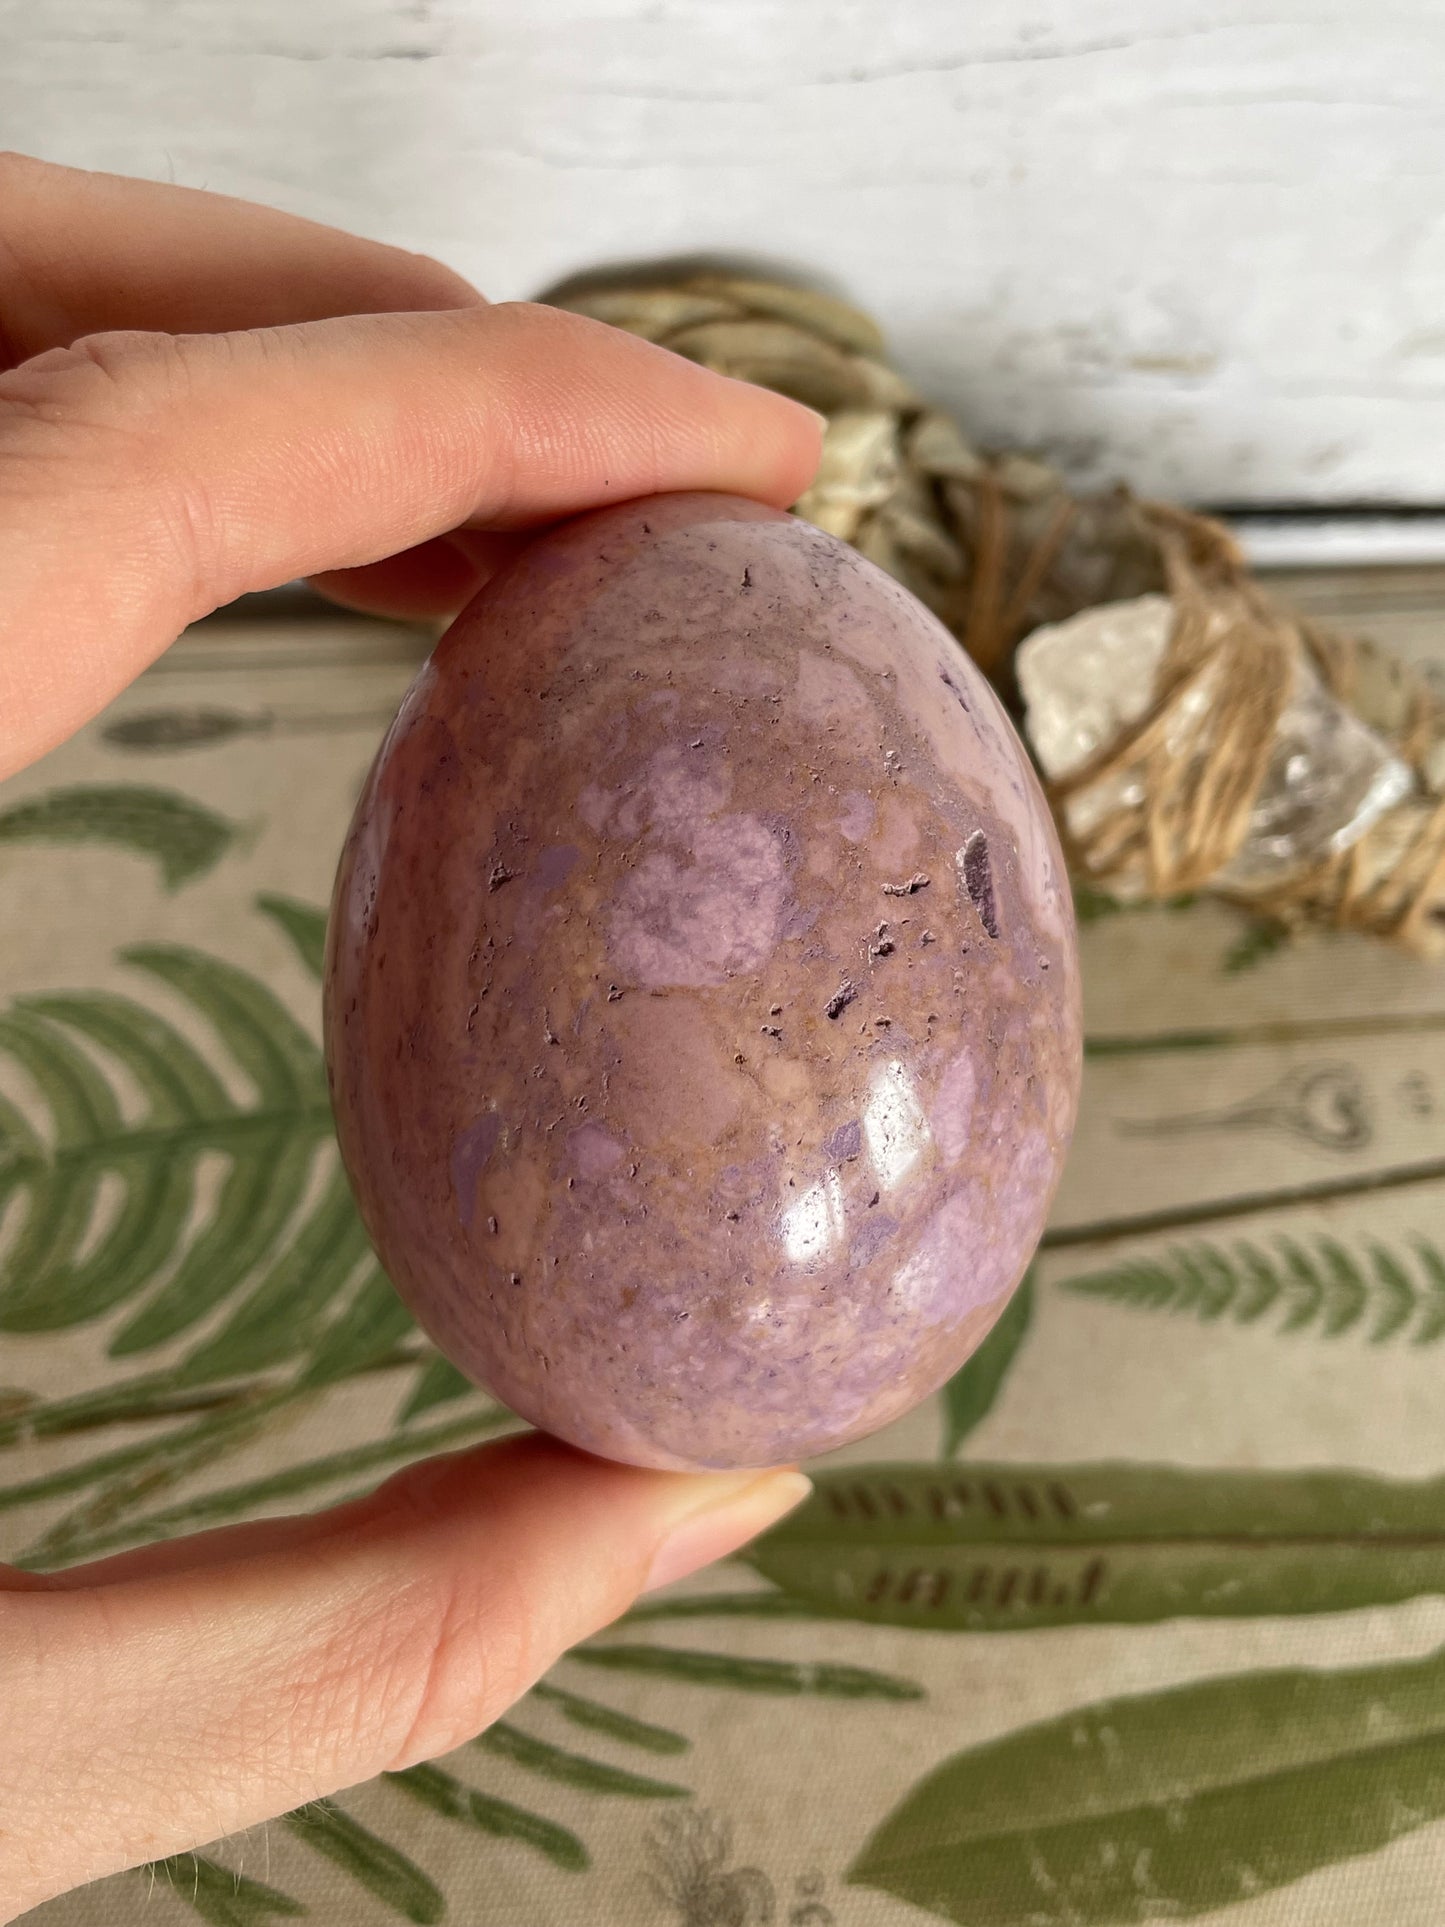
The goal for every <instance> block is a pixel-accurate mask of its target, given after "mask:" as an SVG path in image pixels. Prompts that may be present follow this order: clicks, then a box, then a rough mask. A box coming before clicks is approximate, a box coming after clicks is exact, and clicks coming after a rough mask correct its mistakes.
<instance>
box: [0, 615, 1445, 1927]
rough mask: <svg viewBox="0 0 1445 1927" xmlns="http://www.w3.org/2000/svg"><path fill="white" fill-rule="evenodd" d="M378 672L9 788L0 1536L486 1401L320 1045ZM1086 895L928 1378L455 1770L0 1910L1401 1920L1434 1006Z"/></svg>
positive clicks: (215, 672) (222, 688)
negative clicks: (324, 951)
mask: <svg viewBox="0 0 1445 1927" xmlns="http://www.w3.org/2000/svg"><path fill="white" fill-rule="evenodd" d="M422 646H423V642H422V639H420V638H418V637H417V636H416V635H414V634H412V633H410V632H408V631H405V630H402V629H397V628H392V627H388V626H386V625H382V624H374V623H365V622H361V621H352V620H349V619H346V618H324V619H318V618H311V619H306V620H300V619H298V620H296V621H287V622H277V621H266V622H261V621H255V622H251V621H244V620H237V619H230V620H227V621H218V622H214V623H211V624H208V625H204V626H203V627H202V628H201V629H199V630H197V631H196V632H194V633H193V634H192V635H191V636H190V637H188V638H187V639H186V640H185V641H184V642H183V643H182V644H181V645H180V646H179V647H178V648H177V649H176V650H175V651H174V652H173V653H172V654H171V655H170V656H169V657H168V658H167V659H166V660H165V661H164V662H163V663H162V664H160V665H158V667H157V668H156V669H155V670H154V671H152V672H151V673H150V674H148V675H147V676H146V677H145V678H143V679H142V681H141V682H140V683H139V684H137V685H136V686H135V687H134V688H133V689H132V690H130V691H129V692H128V693H127V694H126V696H125V697H124V698H122V699H121V701H119V702H118V703H117V704H116V705H115V706H114V707H113V709H112V710H111V711H109V712H108V713H107V714H106V715H105V716H104V717H102V718H101V719H100V720H99V721H98V722H97V723H96V724H94V725H93V726H92V727H91V728H90V729H88V730H87V731H86V732H85V733H84V735H83V736H82V737H81V738H80V739H79V740H78V741H77V742H75V743H73V744H71V745H70V746H68V747H67V748H66V749H64V750H62V751H60V752H58V753H57V754H56V755H54V756H52V757H51V758H49V759H48V760H47V761H46V762H45V763H44V764H43V765H42V766H41V767H39V768H38V769H35V770H32V771H30V772H28V773H27V774H26V775H25V776H24V777H23V778H20V779H17V780H16V781H14V782H13V783H11V784H9V785H7V786H6V788H5V790H4V792H3V793H0V902H3V904H4V906H5V914H4V916H3V919H0V1535H3V1537H0V1554H3V1556H5V1557H7V1558H12V1559H16V1560H20V1561H22V1562H33V1563H35V1564H38V1565H45V1564H50V1563H56V1564H58V1563H65V1562H70V1561H72V1560H76V1559H81V1558H85V1557H88V1556H90V1555H92V1554H98V1553H100V1552H102V1551H106V1550H110V1549H113V1548H118V1547H121V1546H125V1545H133V1544H137V1543H140V1542H142V1541H145V1540H148V1539H153V1538H156V1537H160V1536H165V1535H168V1534H172V1533H177V1532H182V1531H187V1530H192V1529H195V1528H197V1527H200V1526H203V1525H207V1524H212V1523H217V1522H221V1521H225V1520H231V1519H238V1518H243V1517H250V1516H259V1515H262V1514H265V1513H270V1512H282V1511H289V1510H295V1509H297V1508H303V1507H309V1506H314V1505H320V1504H323V1503H326V1502H329V1501H331V1500H334V1499H338V1498H341V1497H344V1496H346V1495H348V1494H351V1493H354V1492H356V1491H359V1490H363V1489H365V1488H366V1487H367V1485H368V1484H370V1483H372V1482H374V1481H375V1480H377V1479H379V1478H380V1477H383V1476H384V1475H385V1474H386V1472H387V1471H388V1470H390V1469H391V1468H392V1467H394V1466H396V1465H397V1464H400V1463H403V1462H405V1461H406V1460H408V1459H410V1458H413V1457H416V1456H419V1455H422V1454H424V1453H426V1452H428V1451H435V1450H440V1449H445V1448H448V1447H451V1446H455V1445H458V1444H460V1443H463V1442H467V1441H470V1440H474V1439H479V1438H482V1437H485V1436H487V1435H488V1434H490V1433H493V1432H495V1431H497V1430H499V1429H501V1428H503V1427H505V1426H506V1425H507V1424H508V1423H510V1421H509V1419H508V1418H507V1415H506V1414H505V1413H503V1412H501V1411H500V1410H499V1409H498V1408H497V1407H496V1406H495V1405H494V1404H493V1403H492V1402H491V1401H490V1400H489V1399H488V1398H487V1397H486V1396H485V1395H484V1394H482V1393H480V1392H477V1391H475V1390H473V1389H471V1388H469V1387H468V1386H466V1385H465V1384H464V1383H463V1382H462V1381H461V1380H459V1379H458V1377H457V1375H456V1374H455V1373H454V1372H453V1371H452V1370H451V1368H450V1367H449V1366H447V1365H446V1364H445V1363H444V1362H443V1361H441V1360H439V1359H438V1358H437V1357H436V1355H435V1354H434V1353H433V1352H432V1350H431V1349H430V1348H429V1347H428V1346H427V1344H426V1343H425V1342H424V1341H423V1340H422V1338H421V1336H420V1334H419V1333H418V1332H417V1331H416V1330H415V1329H414V1328H413V1326H412V1325H411V1323H410V1321H409V1320H408V1318H407V1317H406V1315H405V1314H404V1313H403V1312H402V1310H401V1308H400V1306H399V1305H398V1303H397V1302H396V1300H395V1298H394V1297H393V1295H392V1293H391V1291H390V1288H389V1286H388V1285H387V1283H386V1281H385V1279H384V1278H383V1277H382V1276H381V1274H380V1273H379V1271H378V1269H377V1267H376V1265H375V1263H374V1261H373V1260H372V1259H371V1257H370V1254H369V1252H368V1250H367V1247H366V1243H365V1240H364V1238H363V1236H362V1234H361V1231H360V1228H359V1225H358V1224H357V1222H356V1219H355V1216H354V1213H353V1211H352V1207H351V1203H350V1199H349V1194H348V1192H347V1189H346V1186H345V1182H344V1179H343V1178H342V1175H341V1173H340V1171H339V1170H338V1167H337V1164H336V1159H335V1152H334V1147H333V1145H332V1141H331V1134H330V1122H329V1113H328V1110H327V1103H326V1091H325V1081H324V1076H323V1070H322V1064H321V1059H320V1054H319V1050H318V1046H317V1035H318V1007H319V970H320V955H321V934H322V929H323V923H324V906H325V903H326V899H327V894H328V890H329V887H330V880H331V872H332V868H333V865H334V862H335V858H336V852H337V849H338V846H339V843H340V839H341V835H342V831H343V828H344V825H345V822H346V819H347V816H348V814H349V811H350V808H351V803H352V800H353V798H354V796H355V794H356V791H357V788H358V786H359V783H360V781H361V778H362V775H363V773H364V770H365V767H366V764H367V762H368V760H369V757H370V754H371V751H372V748H373V746H374V744H375V742H376V740H377V737H378V735H379V732H380V730H381V728H382V727H383V725H384V723H385V720H386V718H387V717H388V715H389V713H390V711H391V709H392V707H393V706H394V704H395V701H396V699H397V698H398V696H399V694H400V692H401V690H402V688H403V687H404V685H405V682H406V680H407V678H408V676H409V675H410V673H411V672H412V669H413V668H414V666H415V663H416V660H417V659H418V655H419V652H420V650H421V648H422ZM1084 908H1085V911H1086V913H1087V921H1086V924H1085V930H1084V968H1085V981H1086V986H1087V990H1086V1002H1087V1019H1088V1022H1087V1028H1088V1036H1089V1046H1088V1048H1089V1058H1088V1070H1087V1077H1086V1089H1085V1101H1084V1111H1083V1119H1082V1125H1081V1129H1080V1134H1079V1139H1078V1144H1077V1149H1076V1152H1075V1155H1074V1158H1073V1160H1072V1162H1071V1165H1070V1168H1069V1171H1068V1174H1067V1177H1066V1180H1065V1183H1064V1187H1063V1190H1062V1192H1061V1194H1060V1197H1059V1200H1058V1204H1057V1208H1056V1211H1055V1214H1054V1220H1053V1224H1052V1227H1051V1230H1050V1233H1049V1237H1048V1240H1047V1242H1046V1245H1045V1248H1044V1250H1043V1252H1042V1253H1041V1255H1040V1258H1039V1260H1038V1263H1037V1265H1036V1266H1035V1269H1034V1272H1033V1275H1032V1278H1031V1280H1030V1283H1029V1285H1028V1287H1027V1288H1026V1290H1025V1292H1024V1293H1022V1294H1021V1295H1020V1297H1019V1298H1018V1299H1017V1300H1016V1302H1015V1304H1014V1306H1013V1307H1012V1308H1011V1310H1010V1312H1009V1313H1008V1315H1007V1316H1006V1318H1005V1320H1004V1321H1003V1323H1002V1324H1001V1325H1000V1326H999V1327H998V1329H997V1331H996V1332H995V1334H994V1336H993V1337H992V1339H991V1340H990V1342H989V1344H988V1345H987V1346H986V1348H985V1350H984V1351H983V1352H982V1353H981V1354H980V1355H979V1356H978V1357H977V1358H976V1359H975V1360H974V1361H973V1363H972V1364H971V1365H970V1366H969V1367H968V1368H966V1369H965V1371H964V1372H963V1373H962V1374H961V1375H960V1377H959V1378H958V1379H956V1380H955V1381H954V1383H953V1384H952V1385H951V1386H950V1387H949V1388H948V1389H947V1390H946V1391H945V1392H944V1393H943V1394H941V1395H940V1396H939V1397H938V1398H937V1399H936V1400H935V1401H933V1402H932V1403H931V1404H930V1405H929V1406H928V1407H926V1408H925V1409H923V1410H921V1411H919V1412H917V1413H916V1414H914V1415H913V1416H912V1417H910V1418H909V1419H907V1420H905V1421H904V1422H903V1423H901V1424H900V1425H898V1426H896V1427H895V1428H893V1429H892V1430H891V1431H890V1432H888V1433H886V1434H885V1435H883V1436H882V1437H879V1438H876V1439H873V1440H870V1441H867V1442H866V1443H865V1444H864V1445H862V1446H859V1447H856V1448H852V1449H850V1450H849V1451H848V1452H846V1453H843V1454H839V1455H838V1456H837V1457H836V1458H835V1459H834V1460H831V1461H828V1462H825V1463H823V1464H821V1465H820V1466H818V1467H816V1468H813V1469H814V1471H815V1473H816V1476H817V1481H818V1490H817V1494H816V1496H815V1497H814V1498H813V1499H812V1500H811V1501H809V1503H808V1504H807V1506H806V1507H805V1508H804V1509H803V1510H802V1511H801V1512H799V1513H797V1514H796V1515H794V1516H793V1517H792V1518H790V1519H789V1520H787V1521H786V1522H785V1523H784V1524H783V1525H782V1526H781V1527H780V1528H778V1529H777V1530H776V1531H774V1532H773V1533H772V1534H771V1535H769V1536H768V1537H767V1538H766V1539H765V1540H764V1541H763V1542H762V1543H761V1544H759V1545H758V1546H757V1547H756V1548H755V1549H753V1550H752V1551H751V1552H750V1553H749V1554H748V1555H747V1556H746V1557H745V1558H742V1559H740V1560H737V1561H734V1562H732V1563H730V1564H729V1565H727V1566H725V1567H723V1568H722V1569H720V1570H717V1571H715V1572H713V1573H711V1574H709V1575H706V1576H705V1577H704V1578H702V1579H699V1580H694V1581H691V1582H688V1583H687V1584H685V1585H684V1586H682V1587H679V1588H675V1589H674V1590H673V1591H672V1593H670V1594H665V1595H662V1596H660V1597H658V1598H656V1599H653V1600H650V1601H648V1602H647V1603H646V1604H645V1605H644V1606H642V1607H641V1608H639V1610H637V1611H636V1612H634V1613H633V1614H632V1615H631V1616H630V1618H629V1619H628V1620H627V1621H626V1622H625V1623H623V1624H622V1625H620V1626H618V1627H616V1628H613V1629H611V1630H610V1631H608V1632H607V1633H605V1634H603V1635H601V1636H599V1637H598V1638H596V1639H595V1640H592V1641H591V1642H589V1643H588V1644H587V1645H586V1646H585V1647H583V1648H582V1649H580V1650H578V1651H577V1652H575V1653H574V1654H572V1655H571V1656H569V1657H568V1658H567V1659H566V1660H565V1661H564V1662H563V1663H562V1664H561V1665H559V1666H558V1667H557V1669H556V1670H555V1672H554V1674H553V1675H552V1676H551V1677H550V1678H549V1679H548V1680H547V1681H546V1682H545V1683H544V1684H543V1685H541V1686H539V1687H538V1688H537V1689H536V1691H535V1692H534V1693H532V1694H531V1695H530V1696H529V1697H528V1699H527V1700H526V1701H525V1702H524V1703H523V1704H522V1705H520V1706H519V1707H517V1708H516V1709H515V1710H514V1712H513V1713H512V1714H511V1715H510V1716H509V1717H508V1718H507V1719H506V1720H505V1721H503V1722H502V1723H500V1724H499V1725H498V1726H496V1727H494V1728H493V1729H492V1730H491V1731H490V1732H489V1733H487V1734H485V1735H483V1736H482V1738H481V1739H480V1740H478V1741H477V1742H476V1743H475V1744H474V1745H471V1746H468V1747H465V1748H463V1749H462V1750H461V1751H459V1752H458V1753H457V1754H455V1755H453V1756H452V1757H450V1758H448V1759H446V1760H443V1761H439V1762H436V1763H434V1764H432V1765H428V1766H424V1767H419V1768H416V1769H413V1770H411V1771H410V1772H407V1773H404V1774H399V1775H395V1776H390V1777H388V1778H385V1779H383V1780H380V1781H377V1782H374V1783H372V1784H370V1785H368V1786H364V1787H359V1788H356V1789H354V1790H352V1791H351V1792H348V1793H347V1794H345V1795H343V1796H342V1797H341V1798H340V1799H338V1800H336V1801H335V1802H332V1803H327V1804H324V1805H321V1806H317V1807H314V1808H311V1809H307V1810H305V1811H303V1812H301V1813H298V1814H294V1815H290V1816H288V1817H287V1818H285V1819H283V1820H280V1821H277V1822H275V1823H273V1824H272V1825H271V1826H269V1827H267V1828H264V1829H257V1830H255V1831H254V1832H253V1833H251V1834H250V1835H248V1836H246V1837H244V1838H239V1839H234V1840H228V1841H223V1842H219V1843H216V1844H215V1845H214V1846H213V1847H211V1848H209V1849H207V1850H206V1851H205V1852H204V1853H203V1854H202V1855H200V1856H198V1857H192V1856H185V1857H182V1858H181V1859H178V1860H176V1861H174V1862H170V1863H167V1864H166V1865H164V1866H160V1867H157V1868H154V1869H147V1870H145V1871H143V1872H141V1873H133V1874H127V1875H124V1876H121V1877H118V1878H117V1879H114V1880H111V1881H107V1882H104V1883H102V1884H101V1885H99V1886H97V1887H94V1888H92V1889H89V1890H87V1891H86V1892H83V1893H80V1894H76V1895H71V1896H67V1897H66V1898H64V1899H61V1900H59V1901H56V1902H53V1903H52V1904H51V1905H50V1906H48V1907H46V1908H43V1909H41V1910H40V1912H39V1913H38V1914H37V1915H36V1916H35V1918H36V1919H37V1920H43V1921H44V1922H45V1923H46V1927H100V1924H101V1923H104V1927H134V1924H135V1923H139V1922H141V1921H145V1922H146V1923H169V1922H172V1921H174V1922H177V1923H180V1922H183V1921H186V1920H195V1919H197V1918H200V1919H203V1920H206V1921H210V1922H215V1923H223V1924H225V1927H269V1923H271V1922H273V1921H282V1920H286V1919H289V1918H292V1917H299V1916H303V1915H304V1916H305V1917H307V1918H309V1919H312V1920H315V1921H319V1922H325V1923H337V1924H338V1927H339V1924H340V1923H346V1924H347V1927H351V1924H352V1923H355V1924H356V1927H367V1924H368V1923H377V1924H381V1923H388V1924H390V1923H395V1922H397V1921H403V1920H410V1921H442V1920H445V1921H449V1922H452V1923H455V1927H531V1924H532V1923H538V1924H539V1927H583V1923H585V1924H586V1927H651V1924H652V1923H656V1924H657V1927H763V1923H770V1922H778V1923H783V1922H787V1923H789V1924H790V1927H881V1924H882V1923H889V1927H892V1924H894V1923H897V1924H898V1927H902V1924H903V1923H917V1924H918V1927H924V1923H926V1922H928V1921H930V1920H932V1921H937V1920H939V1919H943V1920H951V1921H957V1922H961V1923H969V1927H1085V1924H1089V1927H1093V1924H1097V1927H1112V1924H1113V1923H1126V1922H1140V1921H1148V1920H1155V1919H1158V1920H1173V1919H1181V1918H1202V1919H1205V1920H1209V1921H1215V1920H1218V1921H1220V1922H1229V1923H1233V1924H1235V1927H1277V1924H1282V1923H1301V1922H1309V1923H1311V1927H1360V1923H1364V1922H1372V1921H1379V1922H1382V1923H1383V1922H1389V1923H1390V1924H1391V1927H1426V1923H1431V1924H1432V1927H1433V1923H1435V1922H1437V1921H1438V1920H1439V1919H1440V1916H1441V1902H1440V1898H1439V1895H1440V1891H1441V1888H1442V1884H1445V1829H1442V1828H1441V1827H1440V1826H1439V1825H1438V1824H1436V1822H1437V1820H1438V1819H1439V1818H1441V1817H1445V1604H1442V1601H1441V1599H1440V1597H1439V1596H1438V1594H1439V1593H1440V1591H1441V1589H1442V1586H1445V1479H1442V1469H1445V1416H1442V1410H1445V1408H1442V1401H1441V1397H1440V1387H1441V1382H1442V1381H1441V1373H1442V1369H1445V1188H1442V1187H1445V1142H1442V1136H1441V1129H1440V1106H1441V1104H1442V1102H1445V1052H1442V1030H1445V978H1442V976H1441V975H1440V974H1439V973H1432V972H1431V971H1429V970H1428V969H1426V968H1424V967H1423V966H1419V965H1415V964H1411V963H1409V962H1406V961H1404V960H1403V959H1400V958H1397V957H1395V956H1393V955H1390V954H1388V953H1387V952H1385V951H1384V950H1382V949H1380V948H1378V947H1376V948H1371V947H1368V946H1366V945H1364V944H1362V943H1354V942H1347V941H1340V942H1335V943H1315V944H1311V945H1309V946H1306V947H1302V948H1300V949H1299V950H1287V949H1279V948H1275V947H1271V946H1270V944H1269V943H1268V942H1267V941H1264V940H1262V938H1261V936H1260V934H1259V933H1257V932H1255V931H1252V930H1250V929H1249V928H1248V927H1246V926H1244V925H1242V924H1240V923H1239V922H1237V921H1235V920H1233V919H1231V918H1230V917H1229V916H1228V915H1226V914H1225V913H1224V912H1223V911H1221V910H1219V909H1217V908H1210V907H1207V906H1198V905H1182V906H1179V907H1176V908H1171V909H1168V910H1160V911H1152V912H1139V913H1135V912H1131V913H1122V914H1120V913H1116V914H1109V915H1103V914H1099V912H1100V910H1101V908H1102V906H1099V905H1085V906H1084ZM155 1718H156V1719H157V1720H158V1721H164V1719H165V1718H166V1708H165V1706H164V1705H161V1704H158V1705H157V1706H156V1707H155Z"/></svg>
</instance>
